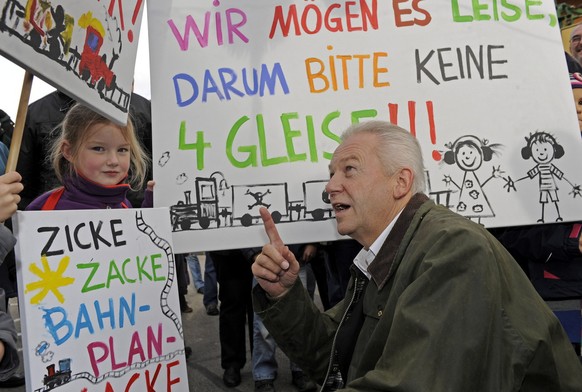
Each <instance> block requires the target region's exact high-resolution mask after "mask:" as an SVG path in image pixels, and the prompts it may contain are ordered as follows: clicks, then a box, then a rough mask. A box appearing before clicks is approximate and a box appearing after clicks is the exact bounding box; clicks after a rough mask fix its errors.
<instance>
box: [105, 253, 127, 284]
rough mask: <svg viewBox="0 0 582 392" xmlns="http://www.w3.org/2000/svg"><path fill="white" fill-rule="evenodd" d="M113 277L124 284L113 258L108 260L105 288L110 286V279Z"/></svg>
mask: <svg viewBox="0 0 582 392" xmlns="http://www.w3.org/2000/svg"><path fill="white" fill-rule="evenodd" d="M113 279H117V280H119V282H120V283H121V284H125V281H124V280H123V277H122V276H121V273H119V269H118V268H117V264H115V260H111V261H110V262H109V272H108V273H107V288H109V287H111V281H112V280H113Z"/></svg>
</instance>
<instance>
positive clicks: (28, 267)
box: [14, 208, 188, 392]
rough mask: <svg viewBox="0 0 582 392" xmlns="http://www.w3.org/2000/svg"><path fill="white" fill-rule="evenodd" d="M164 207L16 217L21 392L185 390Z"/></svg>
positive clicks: (182, 357)
mask: <svg viewBox="0 0 582 392" xmlns="http://www.w3.org/2000/svg"><path fill="white" fill-rule="evenodd" d="M167 216H168V210H167V208H156V209H143V210H139V209H129V210H128V209H109V210H83V211H29V212H18V213H17V214H16V216H15V219H14V230H15V234H16V236H17V238H18V243H17V247H16V256H17V260H20V262H19V263H18V270H17V275H18V291H19V292H18V300H19V307H20V317H21V325H22V341H23V350H24V359H25V361H24V363H25V365H24V369H25V375H26V390H27V391H28V392H30V391H40V390H51V389H55V390H58V391H86V392H93V391H100V392H104V391H146V390H164V391H166V390H167V391H188V377H187V370H186V362H185V356H184V334H183V326H182V321H181V317H180V304H179V300H178V288H177V277H176V270H175V267H174V255H173V250H172V241H171V232H170V228H169V225H168V219H167Z"/></svg>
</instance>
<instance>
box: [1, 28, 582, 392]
mask: <svg viewBox="0 0 582 392" xmlns="http://www.w3.org/2000/svg"><path fill="white" fill-rule="evenodd" d="M566 59H567V64H568V67H569V72H570V74H571V87H572V94H573V99H574V102H575V105H576V108H577V113H578V118H579V125H580V131H581V133H582V74H580V73H579V72H582V26H578V27H576V28H574V29H573V30H572V34H571V37H570V53H566ZM2 114H4V116H0V117H2V119H1V120H0V123H1V124H2V132H0V158H3V159H4V162H5V159H6V153H7V145H9V141H10V134H11V130H10V129H7V127H6V126H5V123H6V124H8V125H10V124H11V121H10V119H9V118H8V121H7V122H6V119H5V118H4V117H6V116H5V113H0V115H2ZM8 128H9V126H8ZM151 132H152V129H151V105H150V102H149V101H148V100H147V99H145V98H143V97H141V96H139V95H137V94H133V95H132V101H131V106H130V116H129V120H128V123H127V125H126V126H119V125H117V124H115V123H113V122H112V121H110V120H108V119H107V118H105V117H103V116H101V115H100V114H98V113H95V112H94V111H92V110H91V109H90V108H88V107H86V106H84V105H82V104H79V103H77V102H75V100H73V99H72V98H70V97H68V96H67V95H66V94H64V93H62V92H59V91H55V92H53V93H51V94H49V95H47V96H46V97H44V98H42V99H41V100H39V101H37V102H34V103H32V104H31V105H30V107H29V110H28V113H27V118H26V121H25V132H24V137H23V141H22V148H21V152H20V158H19V160H18V165H17V168H16V171H14V172H9V173H6V174H4V175H2V176H0V222H2V223H4V222H6V224H1V225H0V260H2V261H3V263H2V265H1V266H0V297H3V298H0V388H2V387H5V388H10V387H13V386H20V385H23V384H24V382H25V381H24V379H23V377H22V376H21V375H15V372H16V370H17V368H18V366H19V359H18V354H17V348H16V329H15V327H14V323H13V321H12V319H11V318H10V316H9V314H8V313H7V310H6V305H7V299H8V298H10V297H14V296H16V295H17V290H16V278H15V267H14V265H15V261H14V254H13V252H12V251H11V250H12V248H13V247H14V244H15V238H14V237H13V235H12V233H11V230H10V223H9V220H10V217H11V216H12V214H14V212H15V211H16V210H17V208H18V209H25V210H70V209H96V208H132V207H136V206H141V207H143V208H147V207H151V206H152V205H153V187H154V186H155V183H154V181H152V180H151V178H152V165H151V158H152V134H151ZM329 169H330V180H329V182H328V184H327V185H326V192H327V193H328V194H329V198H330V201H331V204H332V207H333V210H334V212H335V218H336V223H337V230H338V232H339V234H341V235H344V236H348V237H350V238H351V239H350V240H342V241H333V242H328V243H314V244H311V243H306V244H299V245H287V244H285V242H284V238H281V237H280V235H279V233H278V230H277V226H276V225H275V223H274V221H273V219H272V218H271V215H270V213H269V212H268V211H267V210H266V209H265V208H262V209H261V217H262V220H263V224H264V229H265V232H266V234H267V237H268V238H269V242H268V243H267V244H265V245H264V246H263V247H262V248H245V249H230V250H214V251H209V252H206V253H205V264H204V274H202V268H201V266H200V261H199V258H198V254H197V253H188V254H181V255H176V257H175V260H176V270H177V271H178V275H179V278H178V286H179V294H180V306H181V311H182V312H183V313H189V312H192V308H191V307H190V306H189V304H188V302H187V301H186V292H187V289H188V286H189V281H190V276H191V282H192V285H193V287H194V288H195V290H196V291H197V292H198V293H200V294H202V295H203V297H202V298H203V304H204V307H205V310H206V313H207V314H208V315H209V316H218V319H219V340H220V354H221V355H220V361H221V367H222V368H223V371H224V372H223V376H222V380H223V383H224V385H225V387H227V388H234V387H236V386H238V385H239V384H240V383H241V372H240V371H241V369H242V368H243V367H244V366H245V364H246V362H247V344H248V347H250V353H251V363H252V370H253V371H252V374H253V379H254V383H255V391H257V392H270V391H275V380H276V378H277V373H278V364H277V361H276V359H275V350H276V349H277V347H279V348H280V349H281V350H282V351H283V352H284V353H285V354H286V355H287V356H288V358H289V359H290V372H291V374H292V382H293V384H294V385H295V386H296V388H297V389H298V390H299V391H300V392H306V391H315V390H317V389H318V388H321V390H322V391H335V390H350V391H372V390H375V391H518V390H519V391H538V390H540V391H541V390H543V391H582V365H581V361H580V355H581V354H582V353H581V352H580V341H581V338H580V334H581V330H582V321H581V320H582V317H581V313H580V312H581V308H580V302H581V299H582V267H580V266H582V236H581V234H582V222H573V223H562V222H559V223H554V224H542V225H534V226H528V227H508V228H502V229H496V230H487V229H486V228H484V227H483V226H482V225H480V224H478V223H475V222H472V221H471V220H469V219H466V218H464V217H462V216H460V215H458V214H456V213H454V212H452V211H451V210H449V209H448V208H446V207H443V206H440V205H437V204H435V203H434V202H433V201H431V200H430V199H429V197H428V196H427V195H426V194H425V193H424V190H425V177H424V176H425V174H424V173H425V169H424V166H423V159H422V152H421V150H420V146H419V144H418V142H417V140H416V139H415V138H414V137H413V136H412V135H411V134H410V132H408V131H407V130H405V129H402V128H400V127H398V126H396V125H394V124H391V123H388V122H384V121H367V122H364V123H361V124H356V125H352V126H351V127H349V128H348V129H346V130H345V132H344V133H343V135H342V137H341V143H340V145H339V147H338V148H337V149H336V151H335V152H334V154H333V158H332V159H331V163H330V165H329ZM2 172H4V170H2ZM188 269H189V270H190V274H189V273H188ZM524 272H525V274H524ZM315 282H317V284H316V283H315ZM316 286H317V288H318V290H319V297H320V298H321V304H322V306H319V305H318V304H316V303H315V302H314V300H313V298H314V293H315V287H316ZM322 308H323V309H322ZM247 339H248V340H247ZM186 352H187V356H188V355H189V354H190V353H191V352H192V351H191V350H190V349H189V348H187V350H186Z"/></svg>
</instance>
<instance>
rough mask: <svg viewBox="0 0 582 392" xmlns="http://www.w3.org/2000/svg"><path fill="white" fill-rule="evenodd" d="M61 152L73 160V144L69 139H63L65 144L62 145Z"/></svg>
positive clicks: (70, 160)
mask: <svg viewBox="0 0 582 392" xmlns="http://www.w3.org/2000/svg"><path fill="white" fill-rule="evenodd" d="M61 152H62V153H63V157H65V159H66V160H67V161H69V162H72V161H73V155H72V154H71V144H70V143H69V142H68V141H67V140H64V141H63V144H62V145H61Z"/></svg>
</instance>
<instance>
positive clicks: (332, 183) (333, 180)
mask: <svg viewBox="0 0 582 392" xmlns="http://www.w3.org/2000/svg"><path fill="white" fill-rule="evenodd" d="M340 189H341V186H340V181H339V178H338V177H337V176H335V175H334V176H332V177H330V179H329V181H328V182H327V184H325V191H326V192H327V194H328V195H329V196H330V197H331V196H332V195H333V194H334V193H337V192H338V191H339V190H340Z"/></svg>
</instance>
